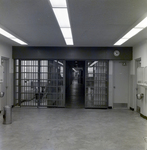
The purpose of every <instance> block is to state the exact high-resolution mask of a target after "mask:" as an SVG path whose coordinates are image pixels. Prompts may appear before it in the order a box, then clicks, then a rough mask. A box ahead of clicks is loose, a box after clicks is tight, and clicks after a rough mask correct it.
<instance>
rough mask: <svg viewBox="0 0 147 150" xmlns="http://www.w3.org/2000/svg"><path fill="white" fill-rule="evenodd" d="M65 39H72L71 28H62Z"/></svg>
mask: <svg viewBox="0 0 147 150" xmlns="http://www.w3.org/2000/svg"><path fill="white" fill-rule="evenodd" d="M61 31H62V34H63V36H64V38H72V33H71V28H61Z"/></svg>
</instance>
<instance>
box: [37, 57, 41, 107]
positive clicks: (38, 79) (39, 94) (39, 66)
mask: <svg viewBox="0 0 147 150" xmlns="http://www.w3.org/2000/svg"><path fill="white" fill-rule="evenodd" d="M40 100H41V99H40V60H38V105H37V107H39V106H40Z"/></svg>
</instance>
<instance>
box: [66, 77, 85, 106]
mask: <svg viewBox="0 0 147 150" xmlns="http://www.w3.org/2000/svg"><path fill="white" fill-rule="evenodd" d="M66 107H68V108H84V86H83V84H81V83H78V79H74V80H73V81H72V84H71V86H70V88H68V89H67V93H66Z"/></svg>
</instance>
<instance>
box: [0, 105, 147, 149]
mask: <svg viewBox="0 0 147 150" xmlns="http://www.w3.org/2000/svg"><path fill="white" fill-rule="evenodd" d="M12 120H13V122H12V124H10V125H3V123H2V121H3V118H2V114H0V150H144V149H145V142H144V140H143V137H145V136H147V120H145V119H143V118H141V117H140V116H139V114H138V113H137V112H133V111H131V110H125V109H104V110H103V109H69V108H48V109H47V108H45V109H43V108H40V109H37V108H13V109H12Z"/></svg>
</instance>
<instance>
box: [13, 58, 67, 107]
mask: <svg viewBox="0 0 147 150" xmlns="http://www.w3.org/2000/svg"><path fill="white" fill-rule="evenodd" d="M64 64H65V62H64V61H62V60H18V59H17V60H15V85H14V89H15V91H14V92H15V101H14V105H18V106H22V107H23V106H35V107H64V106H65V75H64V72H65V67H64V66H65V65H64Z"/></svg>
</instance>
